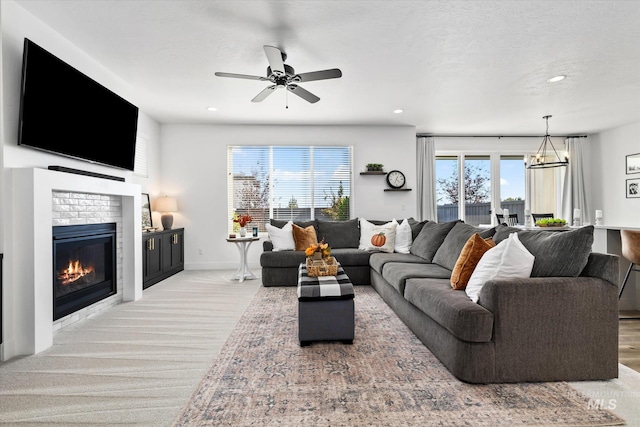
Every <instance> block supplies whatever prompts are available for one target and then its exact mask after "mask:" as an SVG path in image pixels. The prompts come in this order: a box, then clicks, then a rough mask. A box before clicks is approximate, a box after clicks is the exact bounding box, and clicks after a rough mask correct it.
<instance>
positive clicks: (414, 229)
mask: <svg viewBox="0 0 640 427" xmlns="http://www.w3.org/2000/svg"><path fill="white" fill-rule="evenodd" d="M407 221H408V222H409V227H411V241H413V240H416V237H418V234H420V232H421V231H422V227H424V225H425V224H426V223H428V222H429V221H428V220H424V221H420V222H418V221H416V220H415V219H413V218H408V219H407Z"/></svg>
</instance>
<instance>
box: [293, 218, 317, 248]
mask: <svg viewBox="0 0 640 427" xmlns="http://www.w3.org/2000/svg"><path fill="white" fill-rule="evenodd" d="M292 225H293V241H294V242H295V244H296V251H304V250H305V249H307V248H308V247H309V246H311V245H314V244H316V243H318V237H317V236H316V229H315V228H314V227H313V225H310V226H308V227H306V228H302V227H299V226H297V225H295V224H292Z"/></svg>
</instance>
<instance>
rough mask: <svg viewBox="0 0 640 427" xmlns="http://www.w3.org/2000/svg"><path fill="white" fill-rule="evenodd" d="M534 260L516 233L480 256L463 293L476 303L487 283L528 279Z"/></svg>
mask: <svg viewBox="0 0 640 427" xmlns="http://www.w3.org/2000/svg"><path fill="white" fill-rule="evenodd" d="M534 260H535V258H534V256H533V255H531V253H530V252H529V251H528V250H527V248H525V247H524V245H523V244H522V243H521V242H520V240H519V239H518V233H512V234H510V235H509V238H507V239H506V240H503V241H502V242H500V243H498V244H497V245H496V246H495V247H494V248H491V249H489V250H488V251H487V252H485V253H484V255H482V258H480V261H479V262H478V265H477V266H476V269H475V270H473V273H471V277H470V278H469V283H467V287H466V289H465V292H466V293H467V296H469V298H471V301H473V302H478V294H479V293H480V290H482V287H483V286H484V284H485V283H486V282H487V281H489V280H492V279H495V278H499V279H510V278H524V277H530V276H531V270H532V269H533V262H534Z"/></svg>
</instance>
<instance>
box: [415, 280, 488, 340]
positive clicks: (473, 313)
mask: <svg viewBox="0 0 640 427" xmlns="http://www.w3.org/2000/svg"><path fill="white" fill-rule="evenodd" d="M404 296H405V298H406V299H407V301H409V302H410V303H411V304H413V305H415V306H416V307H417V308H419V309H420V310H422V311H423V312H424V313H425V314H426V315H427V316H429V317H430V318H432V319H433V320H435V321H436V322H438V323H439V324H440V325H441V326H442V327H443V328H445V329H446V330H448V331H449V332H451V333H452V334H453V335H454V336H455V337H456V338H458V339H460V340H462V341H469V342H490V341H491V338H492V336H493V314H492V313H491V312H490V311H489V310H487V309H486V308H484V307H482V306H481V305H479V304H475V303H473V302H472V301H471V300H470V299H469V298H468V297H467V296H466V295H465V293H464V292H460V291H456V290H453V289H451V286H450V285H449V281H448V280H446V279H409V280H407V282H406V288H405V291H404Z"/></svg>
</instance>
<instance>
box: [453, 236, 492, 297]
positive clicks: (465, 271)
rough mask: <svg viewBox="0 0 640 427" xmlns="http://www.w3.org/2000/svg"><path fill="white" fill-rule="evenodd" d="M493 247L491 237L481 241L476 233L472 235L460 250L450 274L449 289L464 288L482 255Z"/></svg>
mask: <svg viewBox="0 0 640 427" xmlns="http://www.w3.org/2000/svg"><path fill="white" fill-rule="evenodd" d="M495 246H496V243H495V242H494V241H493V239H492V238H491V237H487V238H486V239H483V238H482V237H480V235H479V234H478V233H474V234H473V236H471V237H470V238H469V240H467V243H466V244H465V245H464V247H463V248H462V252H460V256H459V257H458V261H457V262H456V265H455V267H454V268H453V271H452V272H451V287H452V288H453V289H456V290H461V289H464V288H466V287H467V283H468V282H469V278H470V277H471V273H473V270H475V268H476V265H478V262H479V261H480V258H482V255H484V253H485V252H487V251H488V250H489V249H491V248H493V247H495Z"/></svg>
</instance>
